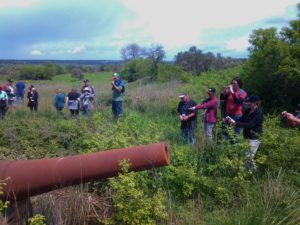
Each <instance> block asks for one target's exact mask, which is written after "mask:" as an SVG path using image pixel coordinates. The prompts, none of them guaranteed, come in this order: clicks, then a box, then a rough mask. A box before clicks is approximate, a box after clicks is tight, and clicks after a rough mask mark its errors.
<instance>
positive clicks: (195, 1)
mask: <svg viewBox="0 0 300 225" xmlns="http://www.w3.org/2000/svg"><path fill="white" fill-rule="evenodd" d="M297 3H298V2H297V1H296V0H284V1H283V0H261V1H256V0H255V1H246V0H228V1H224V2H220V1H217V0H210V1H207V0H184V1H182V0H178V1H171V0H163V1H161V0H160V1H159V0H152V1H146V0H144V1H143V0H139V1H138V0H110V1H104V0H86V1H78V0H73V1H70V0H65V1H58V0H0V59H46V60H47V59H48V60H50V59H53V60H119V59H120V50H121V48H122V47H125V46H126V45H128V44H131V43H136V44H138V45H139V46H141V47H150V46H151V45H152V44H154V45H156V44H159V45H162V46H163V47H164V49H165V51H166V54H167V60H172V59H173V58H174V56H175V55H176V54H177V53H178V52H179V51H186V50H188V49H189V47H191V46H197V48H199V49H201V50H203V51H204V52H208V51H210V52H213V53H214V54H217V53H220V54H221V55H222V56H231V57H239V58H246V57H247V56H248V51H247V47H248V46H249V43H248V38H249V35H250V34H251V33H252V31H253V30H254V29H259V28H269V27H276V28H277V29H278V30H280V29H281V28H282V27H283V26H288V23H289V21H290V20H293V19H296V18H297Z"/></svg>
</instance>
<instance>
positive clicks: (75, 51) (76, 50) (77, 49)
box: [68, 45, 86, 54]
mask: <svg viewBox="0 0 300 225" xmlns="http://www.w3.org/2000/svg"><path fill="white" fill-rule="evenodd" d="M85 51H86V48H85V46H84V45H80V46H77V47H74V48H73V49H70V50H69V51H68V52H69V53H71V54H79V53H82V52H85Z"/></svg>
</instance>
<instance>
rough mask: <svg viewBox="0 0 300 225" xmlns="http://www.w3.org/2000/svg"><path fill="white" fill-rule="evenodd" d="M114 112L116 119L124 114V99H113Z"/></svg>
mask: <svg viewBox="0 0 300 225" xmlns="http://www.w3.org/2000/svg"><path fill="white" fill-rule="evenodd" d="M112 113H113V118H114V119H116V118H119V117H121V116H122V114H123V110H122V101H112Z"/></svg>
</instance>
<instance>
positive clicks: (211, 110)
mask: <svg viewBox="0 0 300 225" xmlns="http://www.w3.org/2000/svg"><path fill="white" fill-rule="evenodd" d="M196 109H206V110H205V114H204V122H207V123H215V122H217V111H218V98H217V97H216V96H213V97H212V98H211V99H208V100H206V101H205V102H203V103H200V104H198V105H196Z"/></svg>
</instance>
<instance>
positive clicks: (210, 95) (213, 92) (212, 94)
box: [207, 87, 216, 97]
mask: <svg viewBox="0 0 300 225" xmlns="http://www.w3.org/2000/svg"><path fill="white" fill-rule="evenodd" d="M207 94H208V96H209V97H212V96H214V95H215V94H216V89H215V88H213V87H211V88H208V90H207Z"/></svg>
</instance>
